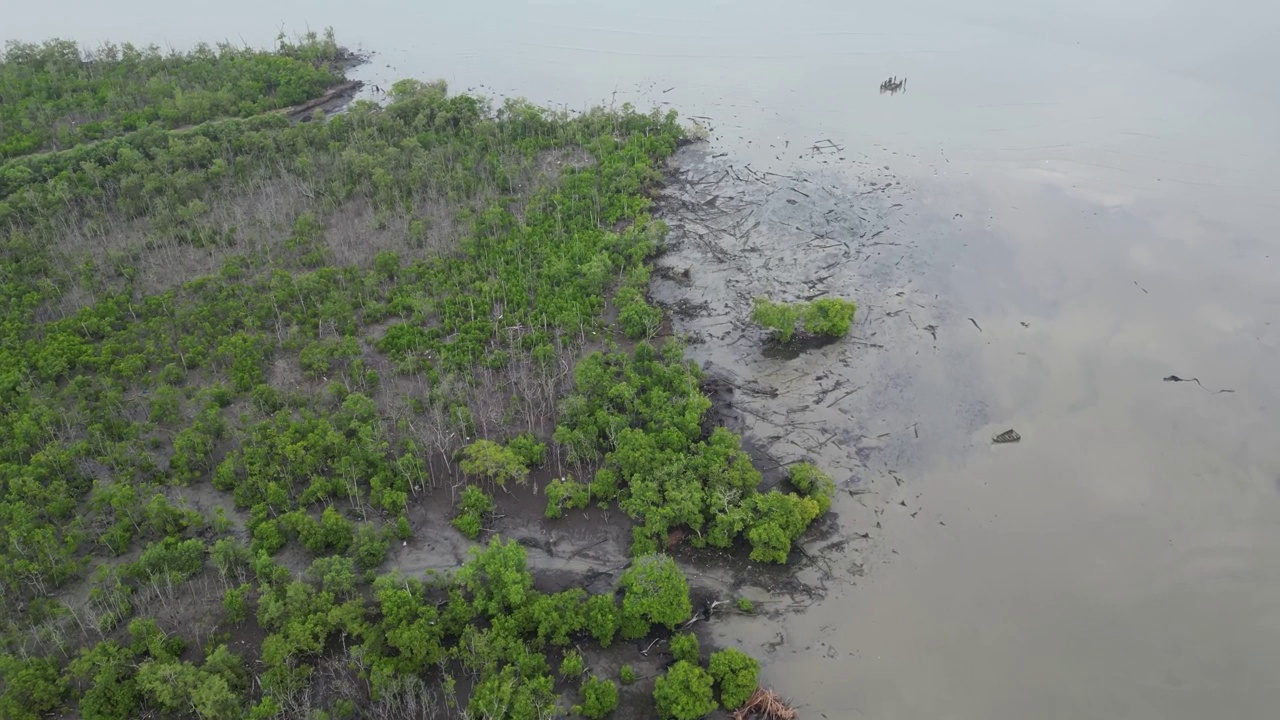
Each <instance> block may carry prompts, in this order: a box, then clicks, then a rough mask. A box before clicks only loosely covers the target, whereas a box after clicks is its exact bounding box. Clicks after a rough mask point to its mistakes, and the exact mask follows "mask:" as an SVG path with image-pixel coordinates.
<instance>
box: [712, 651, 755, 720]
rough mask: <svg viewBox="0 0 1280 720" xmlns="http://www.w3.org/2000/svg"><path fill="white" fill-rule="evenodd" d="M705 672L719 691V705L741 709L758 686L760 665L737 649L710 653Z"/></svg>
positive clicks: (731, 708)
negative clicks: (714, 682)
mask: <svg viewBox="0 0 1280 720" xmlns="http://www.w3.org/2000/svg"><path fill="white" fill-rule="evenodd" d="M707 671H708V672H710V673H711V677H713V678H715V681H716V685H717V686H718V687H719V690H720V705H721V706H723V707H725V708H727V709H730V710H733V709H735V708H739V707H742V705H744V704H745V703H746V702H747V700H749V699H751V694H752V693H754V692H755V691H756V687H757V686H758V685H759V675H760V663H759V662H757V661H756V659H755V658H753V657H751V656H750V655H748V654H746V653H744V652H742V651H741V650H738V649H737V648H727V649H725V650H720V651H718V652H713V653H711V661H710V663H708V665H707Z"/></svg>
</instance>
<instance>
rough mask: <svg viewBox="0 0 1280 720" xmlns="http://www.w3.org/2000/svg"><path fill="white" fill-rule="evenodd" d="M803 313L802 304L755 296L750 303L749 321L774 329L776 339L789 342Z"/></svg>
mask: <svg viewBox="0 0 1280 720" xmlns="http://www.w3.org/2000/svg"><path fill="white" fill-rule="evenodd" d="M803 313H804V306H803V304H796V303H792V304H787V303H777V302H773V301H772V300H770V299H769V298H766V297H757V298H755V299H754V300H753V301H752V303H751V322H753V323H755V324H757V325H759V326H760V327H763V328H765V329H768V330H772V331H774V333H775V334H776V337H777V338H778V341H779V342H784V343H786V342H791V336H792V335H794V334H795V332H796V323H797V322H799V321H800V316H801V315H802V314H803Z"/></svg>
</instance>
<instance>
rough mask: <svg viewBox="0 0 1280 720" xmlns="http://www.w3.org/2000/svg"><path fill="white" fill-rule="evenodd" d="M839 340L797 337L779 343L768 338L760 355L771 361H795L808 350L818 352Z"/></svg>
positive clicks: (815, 336) (825, 336) (821, 336)
mask: <svg viewBox="0 0 1280 720" xmlns="http://www.w3.org/2000/svg"><path fill="white" fill-rule="evenodd" d="M840 340H841V338H838V337H832V336H830V335H799V334H797V335H796V336H795V337H793V338H791V340H790V341H788V342H785V343H784V342H779V341H778V340H775V339H772V338H770V339H769V340H766V341H765V344H764V347H763V348H762V349H761V351H760V354H762V355H764V356H765V357H767V358H770V359H772V360H795V359H796V358H798V357H800V356H801V355H804V354H805V353H807V352H809V351H810V350H820V349H822V348H824V347H826V346H828V345H834V344H835V343H838V342H840Z"/></svg>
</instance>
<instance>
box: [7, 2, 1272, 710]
mask: <svg viewBox="0 0 1280 720" xmlns="http://www.w3.org/2000/svg"><path fill="white" fill-rule="evenodd" d="M883 5H887V6H891V7H884V6H880V5H879V4H877V5H876V6H873V5H872V4H871V3H837V2H832V1H828V2H808V3H805V2H802V3H792V4H779V3H776V2H763V1H762V0H751V1H749V2H740V3H727V2H705V3H699V4H696V5H694V6H689V5H687V4H680V3H675V2H673V1H671V0H655V1H654V2H649V3H645V4H643V5H631V6H628V8H629V9H625V10H622V9H617V8H616V7H614V6H613V5H609V6H606V4H602V3H590V2H586V1H585V0H580V1H579V2H565V3H553V4H545V5H525V4H523V3H515V2H497V3H488V4H486V5H485V7H483V8H482V7H479V6H477V7H474V8H464V6H462V5H460V4H456V5H455V6H453V7H448V8H442V9H436V8H432V7H430V6H429V5H428V4H418V5H412V4H408V3H392V2H377V1H368V2H361V3H338V2H322V3H301V2H252V3H250V2H243V1H240V0H234V1H230V2H221V3H215V4H205V5H201V6H200V7H191V8H187V7H184V8H182V9H181V10H180V11H178V10H175V9H174V6H173V4H172V3H160V2H142V1H139V0H133V1H131V2H124V3H114V4H111V6H110V7H106V6H100V4H81V3H70V2H48V3H43V4H40V5H39V6H30V7H26V8H22V9H19V10H18V11H17V12H16V14H15V13H14V12H9V13H6V17H5V26H4V28H3V32H0V35H5V36H8V37H19V38H24V39H39V38H42V37H46V36H50V35H63V36H71V37H76V38H78V39H82V40H86V41H93V40H98V39H108V38H111V39H134V40H138V41H143V42H147V41H154V42H158V43H162V44H163V43H166V42H167V43H171V44H173V45H177V46H181V45H186V44H189V43H190V42H192V41H194V40H197V39H208V38H216V37H226V38H230V39H232V40H234V41H239V40H240V39H241V38H243V39H245V40H247V41H248V42H251V43H255V44H261V43H265V42H269V41H270V39H271V37H272V36H273V35H274V33H275V30H276V27H277V23H279V22H283V23H285V28H286V30H289V31H295V30H299V29H302V28H303V27H304V26H305V24H306V23H310V24H311V26H312V27H316V28H319V27H323V26H324V25H334V26H335V27H336V28H337V29H338V32H339V36H340V37H341V38H343V39H344V40H348V41H350V40H353V39H354V40H356V41H358V42H359V43H360V44H361V45H363V46H364V47H365V48H367V49H370V50H375V51H377V52H378V54H377V55H376V56H375V59H374V62H373V63H372V64H371V65H369V66H366V67H365V68H363V69H362V70H361V71H360V72H361V73H362V74H363V76H364V77H366V79H369V80H371V81H372V82H374V83H377V84H378V85H380V86H381V87H384V88H385V87H386V86H387V85H388V84H389V81H390V80H393V79H395V78H397V77H403V76H420V77H431V76H440V77H444V78H446V79H448V80H449V81H450V82H451V84H452V85H453V86H454V87H455V88H458V89H465V88H472V87H474V88H477V89H483V90H486V91H489V92H493V93H496V94H510V95H524V96H527V97H529V98H530V99H532V100H535V101H538V102H551V103H563V104H565V105H567V106H568V107H571V108H580V107H584V106H586V105H589V104H592V103H595V102H600V101H606V102H608V101H616V102H623V101H626V100H630V101H633V102H636V103H637V104H638V105H642V106H643V105H648V104H653V103H670V104H671V105H672V106H674V107H677V108H679V109H680V110H681V111H682V112H683V113H684V114H685V115H700V116H705V117H707V118H710V120H709V122H710V124H711V125H712V126H713V127H714V128H715V133H714V136H715V139H714V142H713V144H712V146H711V148H710V149H709V150H706V151H703V152H702V154H701V155H697V154H696V153H695V154H691V155H686V157H685V158H684V159H685V160H686V163H687V165H686V167H687V168H690V169H696V168H702V169H704V170H706V171H707V172H716V171H721V170H724V169H726V168H732V169H733V170H734V172H735V173H736V174H737V175H738V176H741V181H739V180H737V179H732V180H731V181H727V182H729V185H728V186H726V187H725V188H719V189H723V190H724V191H725V193H726V196H725V200H724V201H723V202H724V206H725V207H724V208H722V209H723V210H724V211H725V212H724V213H723V214H719V215H717V216H715V217H706V216H704V217H703V218H702V221H703V222H704V224H705V223H710V224H712V225H715V223H719V222H720V221H722V220H727V219H731V216H730V215H729V213H738V214H739V215H738V216H736V217H737V218H738V219H744V220H746V222H745V224H739V225H729V226H718V225H717V226H716V227H720V229H719V230H709V229H708V227H696V228H692V229H693V230H696V231H697V232H695V233H693V234H692V235H691V236H689V237H686V239H685V242H684V244H683V245H682V246H681V249H680V250H679V251H678V252H676V253H675V254H673V255H672V256H671V257H670V258H668V259H667V260H666V262H668V263H671V264H673V265H676V264H679V263H684V264H685V265H689V266H693V267H694V279H695V284H694V285H693V286H692V287H687V288H682V287H679V286H672V287H663V286H659V288H658V291H659V292H660V293H666V294H667V296H668V298H669V299H672V300H674V299H678V298H685V299H690V300H697V301H704V302H707V303H708V307H709V308H710V310H709V314H704V315H701V316H695V317H690V318H689V319H687V320H684V321H682V323H681V326H682V329H684V330H690V331H696V332H700V333H703V334H704V335H706V336H707V339H708V342H707V343H704V344H702V345H695V346H693V347H692V348H691V352H693V353H694V354H695V356H696V357H698V358H699V359H700V360H705V361H711V362H713V363H714V364H715V368H717V371H719V372H723V373H725V374H726V376H727V377H731V378H735V379H736V380H737V381H739V382H742V383H746V384H751V385H752V387H756V388H757V389H760V388H765V389H769V388H771V389H773V390H776V391H777V396H776V397H770V396H769V394H768V393H765V394H761V395H751V394H750V393H742V392H740V393H739V394H738V397H739V402H740V403H741V406H742V407H743V408H744V417H743V421H744V423H745V424H746V426H747V427H748V428H750V429H751V430H752V431H753V433H754V434H756V435H757V436H758V437H759V438H760V439H761V440H762V442H763V443H764V444H765V445H766V449H767V450H768V451H769V452H770V453H771V454H773V455H774V456H775V457H778V458H779V459H780V460H783V461H785V460H787V459H791V458H793V457H798V456H800V455H803V454H812V455H816V456H818V457H820V458H821V459H822V461H823V462H824V463H826V464H828V465H829V466H831V467H834V468H838V469H839V471H840V473H841V474H842V479H843V480H845V481H846V483H847V485H848V487H850V488H854V489H865V490H869V491H870V492H866V493H863V494H857V495H847V496H844V497H842V499H841V500H840V502H839V503H838V504H837V507H836V509H837V511H838V512H839V513H840V519H841V529H840V535H841V536H843V537H844V538H846V539H848V541H849V542H848V543H847V544H846V545H844V546H842V547H844V549H843V550H837V549H834V548H828V549H827V550H826V551H824V553H823V556H824V557H823V566H824V567H825V570H824V573H826V577H825V579H824V583H825V586H826V588H827V593H826V595H825V598H824V599H823V600H821V601H820V602H818V603H816V604H814V605H813V606H811V607H810V608H809V609H808V610H807V611H805V612H803V613H799V614H782V615H781V616H780V617H778V618H775V620H774V621H773V622H760V621H753V622H733V623H730V624H728V625H725V626H723V628H724V630H723V632H724V634H725V635H726V637H730V638H733V639H735V640H737V641H740V642H745V643H747V644H748V645H750V646H752V647H751V648H749V649H754V650H755V651H756V652H758V653H761V654H763V655H764V656H765V657H766V658H767V665H766V669H765V674H766V676H767V680H768V681H769V682H770V683H772V684H775V685H776V686H778V687H779V688H781V689H784V690H785V691H786V692H787V693H789V694H791V695H792V696H793V697H794V698H795V700H796V701H797V702H798V703H799V704H801V705H802V707H803V710H804V713H805V716H806V717H818V716H821V717H826V718H830V719H831V720H835V719H836V718H848V717H873V718H880V719H885V718H911V719H915V718H920V719H921V720H924V719H928V720H937V719H938V718H989V717H996V718H1014V717H1037V718H1073V719H1074V718H1093V717H1097V718H1116V717H1124V718H1161V719H1168V718H1186V719H1188V720H1191V719H1195V720H1199V719H1200V718H1205V717H1211V716H1212V717H1231V718H1263V717H1274V715H1275V713H1276V708H1277V707H1280V679H1278V678H1277V675H1276V668H1277V667H1280V449H1277V445H1276V444H1275V443H1274V442H1273V441H1274V439H1275V437H1277V435H1280V433H1278V432H1277V430H1280V414H1278V410H1277V407H1278V406H1277V403H1278V401H1280V379H1278V378H1277V375H1276V374H1275V373H1274V368H1275V367H1276V359H1277V347H1278V346H1280V334H1278V333H1277V328H1275V327H1273V326H1272V323H1273V322H1274V321H1276V319H1277V316H1278V315H1280V312H1278V310H1280V282H1277V280H1276V279H1277V278H1280V274H1278V273H1280V243H1278V242H1277V236H1278V233H1280V221H1277V219H1276V215H1275V213H1274V211H1273V208H1275V207H1277V205H1278V204H1280V181H1278V180H1277V178H1276V173H1275V169H1274V168H1275V167H1276V162H1277V160H1278V159H1280V141H1278V140H1277V136H1276V133H1275V128H1277V127H1280V89H1278V88H1280V86H1277V85H1276V83H1275V81H1274V70H1275V68H1276V67H1280V50H1277V46H1276V43H1275V38H1276V37H1278V36H1280V34H1278V32H1277V31H1278V30H1280V10H1277V9H1276V6H1275V5H1273V4H1268V3H1262V2H1259V1H1257V0H1229V1H1227V2H1209V1H1208V0H1165V1H1162V2H1155V1H1154V0H1134V1H1131V2H1126V3H1104V2H1101V0H1075V1H1072V2H1066V1H1065V0H1054V1H1053V2H1049V3H1037V4H1028V3H1025V2H1012V1H1011V0H1010V1H1004V0H979V1H977V2H967V3H953V2H942V0H926V1H921V2H911V1H910V0H907V1H905V2H896V3H885V4H883ZM891 75H896V76H898V77H903V76H905V77H908V78H909V79H910V82H909V85H908V88H907V92H906V93H905V94H899V95H893V96H891V95H881V94H879V93H878V91H877V87H878V86H879V83H880V82H881V81H882V80H884V79H885V78H887V77H889V76H891ZM482 84H483V85H482ZM820 140H830V141H832V143H833V144H834V145H837V146H839V148H841V149H835V148H834V147H829V146H827V145H826V144H825V143H819V142H818V141H820ZM815 144H817V145H820V146H821V148H822V150H821V151H820V152H815V151H814V150H813V149H812V148H813V147H814V145H815ZM719 153H728V156H726V157H723V158H714V157H710V155H713V154H719ZM748 165H749V166H750V168H751V170H752V171H754V172H758V173H761V174H762V177H764V178H765V180H764V181H757V180H755V179H753V178H752V177H751V176H750V175H749V174H748V173H747V171H746V168H747V166H748ZM768 172H774V173H778V174H779V175H782V176H786V177H777V176H771V175H763V174H764V173H768ZM702 177H703V176H702V175H701V174H699V175H696V176H694V175H690V176H689V178H691V179H698V178H702ZM873 182H874V183H876V188H872V186H871V183H873ZM885 182H891V183H900V184H895V185H891V186H889V187H885V186H884V185H883V183H885ZM821 188H825V190H823V189H821ZM815 189H816V190H817V191H816V192H811V191H813V190H815ZM794 190H800V191H801V193H807V196H806V195H805V194H801V193H797V192H794ZM828 191H829V192H828ZM685 192H686V193H687V196H692V195H696V194H697V193H707V192H710V193H712V194H715V193H716V192H717V189H716V188H708V187H689V188H685ZM860 193H867V194H865V195H862V194H860ZM730 200H733V201H734V202H739V205H737V206H734V204H733V202H730ZM787 200H794V201H795V203H794V204H793V203H788V202H787ZM742 201H751V204H743V202H742ZM895 206H897V207H895ZM828 211H830V212H828ZM685 219H686V220H690V221H691V222H692V221H698V218H697V217H686V218H685ZM755 221H760V225H759V226H756V227H754V229H751V230H750V232H746V233H744V232H743V231H744V230H747V229H748V228H751V225H752V223H754V222H755ZM686 225H688V223H686ZM689 229H690V227H684V228H682V231H684V230H689ZM811 231H812V232H811ZM877 231H882V232H881V234H879V235H876V236H874V237H873V236H872V233H876V232H877ZM698 233H701V234H702V235H701V237H699V235H698ZM815 235H817V236H826V237H818V238H817V239H816V240H815ZM703 238H706V239H708V241H713V243H712V244H708V242H702V239H703ZM873 243H883V244H879V245H876V244H873ZM836 244H839V245H840V246H839V247H837V246H835V245H836ZM846 253H847V254H846ZM832 263H834V264H832ZM829 265H830V268H829V269H826V270H823V269H822V268H824V267H827V266H829ZM806 283H809V284H813V287H814V288H815V290H809V289H807V285H806ZM822 290H825V291H832V292H838V293H841V294H847V295H850V296H852V297H854V298H855V299H857V300H858V301H859V303H860V305H861V306H862V312H861V313H860V326H859V330H858V335H857V337H858V338H859V339H860V341H861V343H862V344H860V343H844V344H839V345H834V346H831V347H827V348H823V349H820V350H815V351H813V352H810V353H808V354H806V355H803V356H801V357H799V358H796V359H794V360H784V359H780V358H768V357H764V356H763V355H762V354H760V353H759V352H758V348H756V347H754V345H753V338H755V337H756V336H755V335H753V334H752V331H751V330H750V329H748V328H743V327H741V326H740V324H739V323H740V321H741V320H742V319H743V317H745V307H746V304H745V303H746V301H747V300H748V299H749V297H750V296H751V295H752V294H755V293H759V292H771V293H775V294H786V293H788V292H791V293H793V296H796V295H803V294H808V293H810V292H814V291H822ZM970 318H972V320H970ZM1024 323H1025V325H1024ZM928 326H935V328H936V329H935V330H934V332H936V336H937V337H936V340H935V339H934V337H933V333H931V332H930V331H929V330H928V329H927V328H928ZM979 328H980V329H979ZM875 345H882V346H883V347H875ZM1168 375H1179V376H1181V377H1196V378H1199V380H1200V381H1201V383H1202V384H1203V386H1204V388H1208V389H1209V390H1218V389H1231V390H1234V392H1232V393H1222V394H1213V393H1211V392H1207V391H1206V390H1205V389H1203V388H1202V387H1201V386H1199V385H1196V384H1194V383H1167V382H1163V381H1162V378H1164V377H1165V376H1168ZM835 386H838V387H835ZM854 387H857V388H859V389H858V390H857V391H856V392H854V393H852V394H850V395H848V396H847V397H844V398H841V395H842V394H843V393H844V392H846V391H847V390H849V389H852V388H854ZM748 411H749V412H748ZM753 413H754V414H753ZM1010 427H1012V428H1016V429H1017V430H1018V431H1019V432H1020V433H1021V434H1022V437H1023V440H1022V442H1020V443H1018V444H1016V445H1004V446H992V445H991V444H990V442H989V439H990V436H991V435H992V434H994V433H995V432H999V431H1002V430H1005V429H1007V428H1010ZM775 436H776V437H775ZM901 503H905V506H904V505H902V504H901ZM877 523H878V527H877ZM863 532H867V533H869V534H870V535H869V537H867V538H865V539H863V538H861V537H860V536H858V535H857V534H856V533H863ZM824 545H825V542H822V543H817V544H815V546H814V548H813V550H814V551H816V549H817V548H818V547H822V546H824ZM810 572H812V571H810ZM779 640H781V643H780V644H777V643H778V641H779ZM768 648H774V649H773V650H772V651H771V652H770V651H769V650H768Z"/></svg>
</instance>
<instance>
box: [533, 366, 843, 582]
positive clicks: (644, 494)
mask: <svg viewBox="0 0 1280 720" xmlns="http://www.w3.org/2000/svg"><path fill="white" fill-rule="evenodd" d="M700 379H701V375H700V373H699V372H698V369H697V367H696V366H694V365H693V364H692V363H690V362H688V361H686V360H685V359H684V357H683V355H682V354H681V348H680V346H679V345H677V344H676V343H674V342H671V341H668V342H667V343H665V344H664V345H663V346H662V348H661V349H660V350H659V349H657V348H654V347H653V346H652V345H650V344H648V343H646V342H640V343H637V344H636V347H635V350H634V351H633V352H632V353H631V354H629V355H628V354H624V353H617V352H615V353H601V352H597V353H592V354H591V355H588V356H587V357H586V358H583V359H582V361H581V362H579V363H578V366H577V369H576V370H575V371H574V383H575V390H576V391H575V392H574V394H572V395H570V396H569V397H568V398H567V399H566V400H565V401H564V403H563V406H562V408H561V422H560V425H559V426H558V427H557V428H556V432H555V440H556V442H557V443H559V444H560V445H561V446H562V447H563V448H565V449H566V451H567V454H568V457H569V458H570V460H572V461H577V462H582V463H589V462H598V461H600V460H603V462H601V463H600V468H599V470H597V471H596V475H595V479H594V481H593V482H592V483H591V485H590V494H591V496H594V497H595V498H597V499H600V500H602V501H606V500H613V499H615V498H616V499H617V502H618V506H619V507H620V508H621V509H622V510H623V511H624V512H626V513H627V515H629V516H630V517H631V518H632V519H633V520H635V521H636V522H637V525H636V526H635V528H634V532H633V534H634V539H633V543H632V548H631V549H632V553H633V554H634V555H636V556H642V555H646V554H649V553H654V552H657V551H659V550H661V549H662V548H663V547H665V544H666V542H667V539H668V536H669V533H670V532H671V531H672V530H677V529H681V528H687V529H689V530H691V531H692V536H691V538H690V541H691V543H692V544H693V545H694V546H695V547H703V546H711V547H720V548H725V547H729V546H730V545H731V544H732V543H733V541H734V540H735V539H737V538H738V537H739V536H743V535H745V537H746V539H747V540H748V541H749V542H750V544H751V547H752V552H751V557H752V559H754V560H761V561H766V562H777V563H782V562H786V559H787V554H788V552H789V551H790V550H791V544H792V543H793V542H794V541H795V540H796V539H798V538H799V537H800V535H801V534H803V533H804V531H805V529H806V528H808V526H809V523H810V522H812V521H813V519H814V518H816V517H817V516H818V515H819V514H820V512H819V509H820V506H819V504H818V503H817V502H815V501H813V500H810V499H808V498H801V497H799V496H797V495H795V494H783V493H781V492H778V491H776V490H774V491H770V492H766V493H761V492H758V491H757V486H759V484H760V482H761V476H760V472H759V471H758V470H756V469H755V467H754V466H753V465H752V464H751V459H750V458H749V457H748V456H747V454H746V452H744V451H743V450H742V448H741V440H740V438H738V436H737V435H734V434H733V433H732V432H730V431H728V430H726V429H725V428H723V427H717V428H715V429H714V430H713V431H712V432H711V433H710V434H709V435H706V436H705V437H704V432H703V416H704V415H705V414H706V412H707V410H709V409H710V408H711V401H710V400H708V399H707V397H706V395H704V394H703V393H702V390H701V389H700V387H699V381H700ZM573 493H581V490H580V489H578V488H572V487H571V488H568V489H566V488H565V487H562V486H557V488H556V489H555V491H554V495H553V494H551V491H550V490H549V492H548V509H547V515H548V516H549V517H556V516H558V515H559V512H560V507H561V506H569V507H573V506H574V505H573V504H571V503H570V502H568V501H566V499H565V498H566V497H569V498H576V499H577V500H578V501H580V502H582V503H583V504H585V502H586V500H585V499H581V497H580V495H575V494H573Z"/></svg>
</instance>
